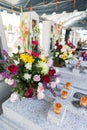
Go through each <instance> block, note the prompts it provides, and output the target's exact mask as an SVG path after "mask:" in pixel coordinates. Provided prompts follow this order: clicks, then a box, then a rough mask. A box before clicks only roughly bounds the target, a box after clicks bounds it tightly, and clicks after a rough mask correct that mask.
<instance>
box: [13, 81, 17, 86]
mask: <svg viewBox="0 0 87 130" xmlns="http://www.w3.org/2000/svg"><path fill="white" fill-rule="evenodd" d="M16 84H17V83H16V80H14V83H13V87H14V88H15V87H16Z"/></svg>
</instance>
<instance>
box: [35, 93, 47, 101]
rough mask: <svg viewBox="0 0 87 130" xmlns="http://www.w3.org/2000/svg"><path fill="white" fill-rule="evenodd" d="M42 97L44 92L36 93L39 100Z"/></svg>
mask: <svg viewBox="0 0 87 130" xmlns="http://www.w3.org/2000/svg"><path fill="white" fill-rule="evenodd" d="M44 97H45V94H44V93H38V94H37V98H38V99H39V100H41V99H43V98H44Z"/></svg>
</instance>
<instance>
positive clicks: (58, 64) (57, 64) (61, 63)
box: [53, 61, 65, 67]
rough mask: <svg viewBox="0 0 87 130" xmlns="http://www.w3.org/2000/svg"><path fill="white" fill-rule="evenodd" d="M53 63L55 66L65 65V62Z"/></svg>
mask: <svg viewBox="0 0 87 130" xmlns="http://www.w3.org/2000/svg"><path fill="white" fill-rule="evenodd" d="M53 65H54V66H55V67H64V66H65V62H60V63H59V62H57V61H54V62H53Z"/></svg>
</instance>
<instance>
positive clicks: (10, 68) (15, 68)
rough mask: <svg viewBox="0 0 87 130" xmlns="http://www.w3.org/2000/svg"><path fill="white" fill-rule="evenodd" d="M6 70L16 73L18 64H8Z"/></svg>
mask: <svg viewBox="0 0 87 130" xmlns="http://www.w3.org/2000/svg"><path fill="white" fill-rule="evenodd" d="M8 70H9V71H10V72H11V73H16V72H18V66H16V65H14V64H13V65H9V66H8Z"/></svg>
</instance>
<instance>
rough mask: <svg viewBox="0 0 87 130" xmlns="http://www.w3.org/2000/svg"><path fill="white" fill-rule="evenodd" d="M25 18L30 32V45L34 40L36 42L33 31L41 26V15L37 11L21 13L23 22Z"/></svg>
mask: <svg viewBox="0 0 87 130" xmlns="http://www.w3.org/2000/svg"><path fill="white" fill-rule="evenodd" d="M23 17H24V19H25V22H26V24H27V27H28V28H29V31H30V43H31V42H32V40H35V37H34V32H33V29H34V27H35V26H39V15H38V14H37V13H36V12H35V11H30V12H24V13H21V14H20V18H21V20H22V18H23ZM30 46H31V45H30Z"/></svg>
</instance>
